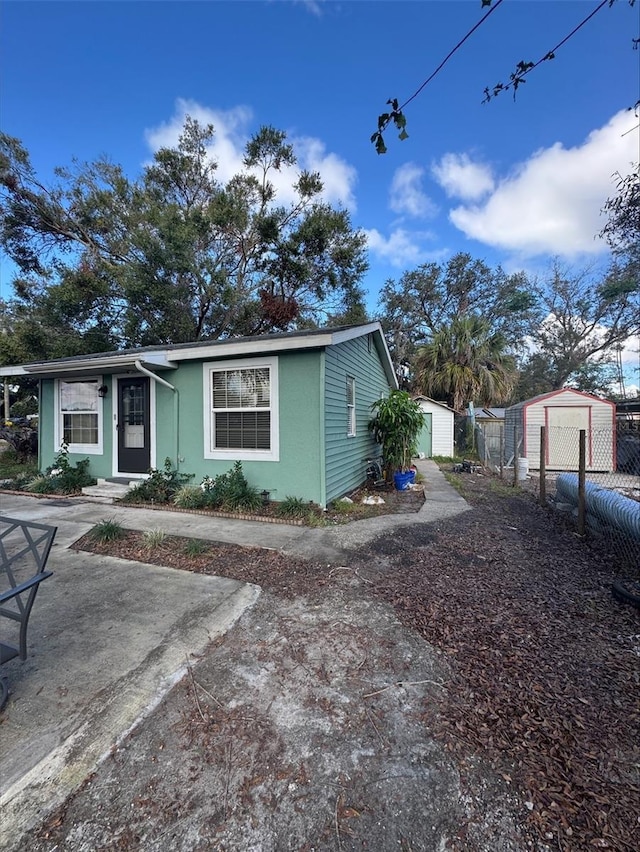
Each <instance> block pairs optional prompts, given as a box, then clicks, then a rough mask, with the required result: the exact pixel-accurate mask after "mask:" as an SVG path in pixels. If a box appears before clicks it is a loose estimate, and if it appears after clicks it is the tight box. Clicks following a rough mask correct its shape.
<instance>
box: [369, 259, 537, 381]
mask: <svg viewBox="0 0 640 852" xmlns="http://www.w3.org/2000/svg"><path fill="white" fill-rule="evenodd" d="M542 316H543V314H541V313H540V310H539V294H538V293H537V290H536V288H535V287H534V286H533V284H532V282H530V281H529V280H528V278H527V276H526V275H525V274H524V273H517V274H515V275H507V274H506V273H505V272H504V271H503V270H502V269H501V268H500V267H498V268H497V269H491V268H490V267H489V266H487V265H486V264H485V263H484V262H483V261H481V260H474V259H473V258H472V257H471V255H469V254H465V253H459V254H456V255H454V256H453V257H452V258H451V259H450V260H449V261H448V262H447V263H446V264H437V263H427V264H423V265H422V266H419V267H418V268H417V269H415V270H412V271H407V272H405V273H404V274H403V275H402V277H401V278H400V280H399V281H398V282H396V281H393V280H389V281H387V282H386V283H385V285H384V287H383V288H382V291H381V293H380V300H379V319H380V322H381V323H382V326H383V328H384V330H385V333H386V335H387V339H388V340H389V345H390V350H391V354H392V357H393V359H394V362H395V364H396V367H397V369H398V368H399V366H400V365H401V364H409V365H410V364H412V362H413V359H414V357H415V354H416V351H417V348H418V347H419V346H420V345H424V344H426V343H428V342H429V341H430V340H431V339H432V338H433V336H434V335H435V334H436V333H437V332H439V331H440V330H442V329H444V328H448V327H449V326H450V325H451V323H452V322H453V321H454V320H455V319H456V318H459V317H466V318H474V317H483V318H484V320H485V321H486V323H487V324H488V325H489V327H490V328H491V330H492V331H493V332H495V333H500V335H501V336H502V338H503V339H504V341H505V346H508V347H510V348H511V349H512V350H513V351H514V352H517V351H518V350H519V349H521V348H522V341H523V340H524V338H525V337H526V336H527V335H529V334H531V332H532V329H533V328H534V327H535V325H536V323H537V322H538V321H539V320H540V319H541V318H542Z"/></svg>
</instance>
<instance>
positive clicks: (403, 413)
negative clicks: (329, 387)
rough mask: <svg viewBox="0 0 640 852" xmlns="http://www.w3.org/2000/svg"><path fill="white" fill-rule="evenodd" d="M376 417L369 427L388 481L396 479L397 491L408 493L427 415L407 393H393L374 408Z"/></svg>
mask: <svg viewBox="0 0 640 852" xmlns="http://www.w3.org/2000/svg"><path fill="white" fill-rule="evenodd" d="M371 409H372V411H373V412H374V416H373V417H372V419H371V420H370V421H369V428H370V429H371V431H372V432H373V437H374V438H375V440H376V441H377V443H378V444H381V445H382V457H383V459H384V464H385V468H386V473H387V480H391V477H392V476H393V478H394V482H395V485H396V488H397V489H398V490H399V491H403V490H405V489H406V488H407V487H408V485H409V481H410V480H411V473H410V470H411V457H412V456H413V455H415V453H416V449H417V441H418V435H419V434H420V430H421V429H422V427H423V426H424V414H423V412H422V409H421V408H420V406H419V405H418V403H417V402H416V401H415V400H413V399H411V397H410V395H409V394H408V393H407V392H406V391H401V390H394V391H391V392H390V393H389V396H388V397H386V398H383V399H378V400H376V401H375V402H374V403H373V405H372V406H371Z"/></svg>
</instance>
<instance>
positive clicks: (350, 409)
mask: <svg viewBox="0 0 640 852" xmlns="http://www.w3.org/2000/svg"><path fill="white" fill-rule="evenodd" d="M356 425H357V424H356V380H355V379H354V377H353V376H347V438H355V437H356Z"/></svg>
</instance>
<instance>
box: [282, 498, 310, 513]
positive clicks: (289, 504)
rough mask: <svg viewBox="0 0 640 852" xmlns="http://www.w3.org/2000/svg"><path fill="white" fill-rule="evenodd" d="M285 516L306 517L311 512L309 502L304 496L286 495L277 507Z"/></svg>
mask: <svg viewBox="0 0 640 852" xmlns="http://www.w3.org/2000/svg"><path fill="white" fill-rule="evenodd" d="M276 512H277V514H278V515H280V516H281V517H283V518H304V517H306V516H307V514H308V513H309V504H308V503H307V501H306V500H303V499H302V497H289V496H287V497H285V498H284V500H283V501H282V502H281V503H280V504H279V505H278V508H277V509H276Z"/></svg>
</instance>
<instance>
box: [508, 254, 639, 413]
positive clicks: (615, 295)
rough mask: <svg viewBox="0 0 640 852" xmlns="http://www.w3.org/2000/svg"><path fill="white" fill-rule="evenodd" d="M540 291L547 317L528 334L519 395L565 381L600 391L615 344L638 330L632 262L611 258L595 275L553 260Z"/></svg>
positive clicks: (586, 388)
mask: <svg viewBox="0 0 640 852" xmlns="http://www.w3.org/2000/svg"><path fill="white" fill-rule="evenodd" d="M542 293H543V307H544V310H545V315H546V317H545V320H544V321H543V322H542V323H541V324H540V325H539V326H538V327H537V329H536V330H535V332H534V334H533V335H532V345H533V353H534V354H533V355H532V356H531V357H530V359H529V360H528V363H526V364H525V366H524V367H523V370H522V377H521V382H520V386H519V395H520V397H521V398H522V399H527V398H528V396H529V395H534V394H530V393H529V391H531V390H532V389H533V388H536V390H535V393H545V392H547V391H552V390H558V389H559V388H562V387H564V386H565V385H566V384H573V385H576V386H579V387H580V389H581V390H589V391H592V392H601V391H602V390H603V388H606V384H607V374H608V375H609V377H610V378H611V361H612V357H613V354H614V353H615V351H616V348H617V346H618V345H620V344H623V343H624V342H625V341H626V340H627V339H628V338H629V337H631V336H632V335H634V334H638V333H639V332H640V281H638V279H637V278H636V277H635V275H634V273H633V267H632V265H630V264H627V265H625V266H623V267H620V266H618V265H617V264H614V265H613V266H612V267H611V268H610V269H609V271H608V273H607V274H606V275H605V276H604V277H603V278H601V279H598V278H597V277H595V278H594V276H593V275H591V274H590V273H589V271H588V270H582V271H578V272H573V271H571V270H570V269H566V268H563V267H562V266H561V265H560V264H559V263H558V262H557V261H556V262H555V263H554V265H553V268H552V271H551V277H550V280H549V281H548V282H546V284H545V286H544V287H543V288H542ZM609 380H610V379H609ZM522 394H525V395H524V396H522Z"/></svg>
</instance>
